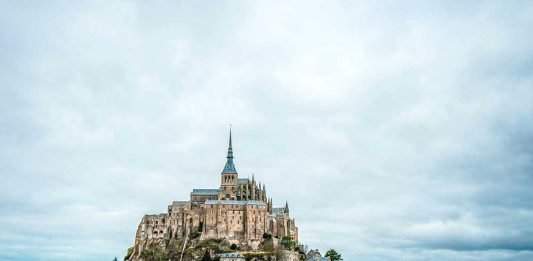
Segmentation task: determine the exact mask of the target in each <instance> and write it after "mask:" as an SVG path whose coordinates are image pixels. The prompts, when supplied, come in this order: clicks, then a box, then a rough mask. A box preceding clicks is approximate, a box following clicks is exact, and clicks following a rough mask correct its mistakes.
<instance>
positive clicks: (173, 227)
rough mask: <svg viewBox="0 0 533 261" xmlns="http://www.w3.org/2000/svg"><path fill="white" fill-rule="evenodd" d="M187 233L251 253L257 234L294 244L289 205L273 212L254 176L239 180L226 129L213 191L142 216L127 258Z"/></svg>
mask: <svg viewBox="0 0 533 261" xmlns="http://www.w3.org/2000/svg"><path fill="white" fill-rule="evenodd" d="M192 233H194V234H196V235H198V234H200V239H210V238H224V239H226V240H227V241H229V242H230V243H231V244H237V245H247V246H250V247H251V248H252V249H256V248H257V247H258V245H259V243H260V242H261V241H262V239H263V234H265V233H266V234H270V235H272V237H273V238H282V237H284V236H290V237H291V238H292V239H293V240H294V241H296V242H298V228H297V227H296V225H295V221H294V219H293V218H291V217H290V216H289V205H288V203H285V206H284V207H280V208H274V207H273V206H272V198H268V197H267V193H266V186H265V184H261V183H260V182H256V180H255V177H254V176H253V175H252V178H251V179H249V178H239V176H238V173H237V169H236V168H235V164H234V162H233V148H232V140H231V130H230V136H229V147H228V154H227V157H226V164H225V165H224V169H223V170H222V173H221V174H220V187H219V188H218V189H193V190H192V192H191V193H190V199H189V200H188V201H173V202H172V204H170V205H169V206H168V209H167V212H166V213H161V214H156V215H145V216H144V217H143V218H142V220H141V222H140V224H139V226H138V228H137V233H136V235H135V244H134V250H133V254H132V255H131V256H130V260H137V259H138V258H139V256H140V253H141V252H142V250H143V249H145V248H146V247H147V246H148V245H150V244H151V243H156V244H160V245H161V246H164V245H166V243H167V242H168V241H169V240H170V239H186V238H188V237H189V236H190V235H191V234H192Z"/></svg>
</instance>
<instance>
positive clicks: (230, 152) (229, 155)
mask: <svg viewBox="0 0 533 261" xmlns="http://www.w3.org/2000/svg"><path fill="white" fill-rule="evenodd" d="M227 158H228V159H229V158H233V148H232V147H231V124H230V125H229V146H228V157H227Z"/></svg>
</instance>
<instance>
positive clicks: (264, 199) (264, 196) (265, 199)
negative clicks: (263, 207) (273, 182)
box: [262, 184, 268, 203]
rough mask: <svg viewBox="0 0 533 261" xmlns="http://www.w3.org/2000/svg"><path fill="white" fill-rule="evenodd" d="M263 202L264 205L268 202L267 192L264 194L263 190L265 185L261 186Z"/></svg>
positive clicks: (264, 190)
mask: <svg viewBox="0 0 533 261" xmlns="http://www.w3.org/2000/svg"><path fill="white" fill-rule="evenodd" d="M262 191H263V202H265V203H266V201H268V199H267V192H266V188H265V184H263V190H262Z"/></svg>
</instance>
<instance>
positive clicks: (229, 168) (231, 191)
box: [218, 127, 238, 200]
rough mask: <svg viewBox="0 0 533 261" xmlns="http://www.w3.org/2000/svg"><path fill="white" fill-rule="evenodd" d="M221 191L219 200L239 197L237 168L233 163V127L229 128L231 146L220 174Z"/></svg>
mask: <svg viewBox="0 0 533 261" xmlns="http://www.w3.org/2000/svg"><path fill="white" fill-rule="evenodd" d="M220 178H221V180H220V192H219V194H218V199H219V200H236V199H237V178H238V174H237V170H236V169H235V165H234V164H233V148H232V145H231V127H230V129H229V146H228V156H227V157H226V165H224V169H223V170H222V173H221V175H220Z"/></svg>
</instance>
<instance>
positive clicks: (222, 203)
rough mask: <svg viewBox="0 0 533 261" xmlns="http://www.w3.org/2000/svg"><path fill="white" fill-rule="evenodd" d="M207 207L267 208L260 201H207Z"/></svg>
mask: <svg viewBox="0 0 533 261" xmlns="http://www.w3.org/2000/svg"><path fill="white" fill-rule="evenodd" d="M205 204H206V205H218V204H220V205H257V206H266V203H265V202H263V201H259V200H206V201H205Z"/></svg>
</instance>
